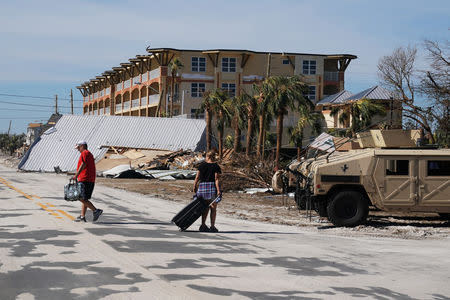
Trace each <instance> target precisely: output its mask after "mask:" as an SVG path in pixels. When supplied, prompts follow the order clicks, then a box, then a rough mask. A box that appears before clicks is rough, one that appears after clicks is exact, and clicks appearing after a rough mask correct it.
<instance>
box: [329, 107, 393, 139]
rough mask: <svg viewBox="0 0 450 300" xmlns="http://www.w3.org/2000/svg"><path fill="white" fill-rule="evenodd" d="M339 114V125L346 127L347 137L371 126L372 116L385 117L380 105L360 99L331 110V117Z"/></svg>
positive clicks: (383, 109)
mask: <svg viewBox="0 0 450 300" xmlns="http://www.w3.org/2000/svg"><path fill="white" fill-rule="evenodd" d="M338 114H339V119H338V121H339V123H341V124H344V125H346V124H347V125H348V126H349V128H348V130H347V135H348V136H355V134H356V133H357V132H358V131H360V130H361V129H364V128H367V127H369V126H370V125H372V119H373V117H374V116H376V115H379V116H384V115H386V109H385V108H384V106H383V105H382V104H379V103H376V102H375V101H371V100H369V99H360V100H357V101H354V102H351V103H349V104H347V105H340V106H335V107H333V108H332V109H331V113H330V115H331V116H336V115H338Z"/></svg>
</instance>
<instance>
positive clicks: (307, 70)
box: [303, 60, 316, 75]
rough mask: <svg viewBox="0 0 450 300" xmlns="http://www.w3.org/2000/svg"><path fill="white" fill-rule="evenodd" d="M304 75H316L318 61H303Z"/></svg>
mask: <svg viewBox="0 0 450 300" xmlns="http://www.w3.org/2000/svg"><path fill="white" fill-rule="evenodd" d="M303 74H305V75H314V74H316V61H315V60H304V61H303Z"/></svg>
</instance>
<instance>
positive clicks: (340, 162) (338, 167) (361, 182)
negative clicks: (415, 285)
mask: <svg viewBox="0 0 450 300" xmlns="http://www.w3.org/2000/svg"><path fill="white" fill-rule="evenodd" d="M289 170H290V171H291V172H292V173H294V174H296V175H297V176H296V178H297V188H296V192H295V199H296V201H297V203H298V204H300V203H302V204H303V205H305V203H308V202H309V203H312V205H313V206H314V207H315V208H316V210H317V211H318V212H319V214H320V215H321V216H327V217H328V219H329V220H330V221H331V222H332V223H333V224H334V225H336V226H355V225H358V224H361V223H363V222H364V221H365V220H366V218H367V215H368V211H369V205H370V204H372V205H374V206H375V207H377V208H378V209H381V210H385V211H411V212H436V213H439V214H441V215H442V216H443V217H447V218H448V217H450V149H445V150H444V149H376V148H369V149H361V150H351V151H349V152H334V153H332V154H330V155H328V154H326V155H322V156H320V157H317V158H311V159H307V160H304V161H302V162H297V161H294V162H292V163H291V164H290V165H289ZM299 206H300V205H299Z"/></svg>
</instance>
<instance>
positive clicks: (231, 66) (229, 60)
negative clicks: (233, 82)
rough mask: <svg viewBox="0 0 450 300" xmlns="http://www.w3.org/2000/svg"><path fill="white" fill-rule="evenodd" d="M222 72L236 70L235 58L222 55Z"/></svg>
mask: <svg viewBox="0 0 450 300" xmlns="http://www.w3.org/2000/svg"><path fill="white" fill-rule="evenodd" d="M222 72H236V58H235V57H223V58H222Z"/></svg>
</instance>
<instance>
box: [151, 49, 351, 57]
mask: <svg viewBox="0 0 450 300" xmlns="http://www.w3.org/2000/svg"><path fill="white" fill-rule="evenodd" d="M146 50H147V52H149V53H160V52H167V51H173V52H181V51H186V52H203V53H205V54H207V53H218V52H240V53H249V54H250V53H253V54H269V53H270V54H280V55H313V56H325V57H326V58H330V59H339V58H349V59H356V58H358V57H357V56H356V55H353V54H317V53H301V52H278V51H254V50H247V49H176V48H150V47H147V49H146Z"/></svg>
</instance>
